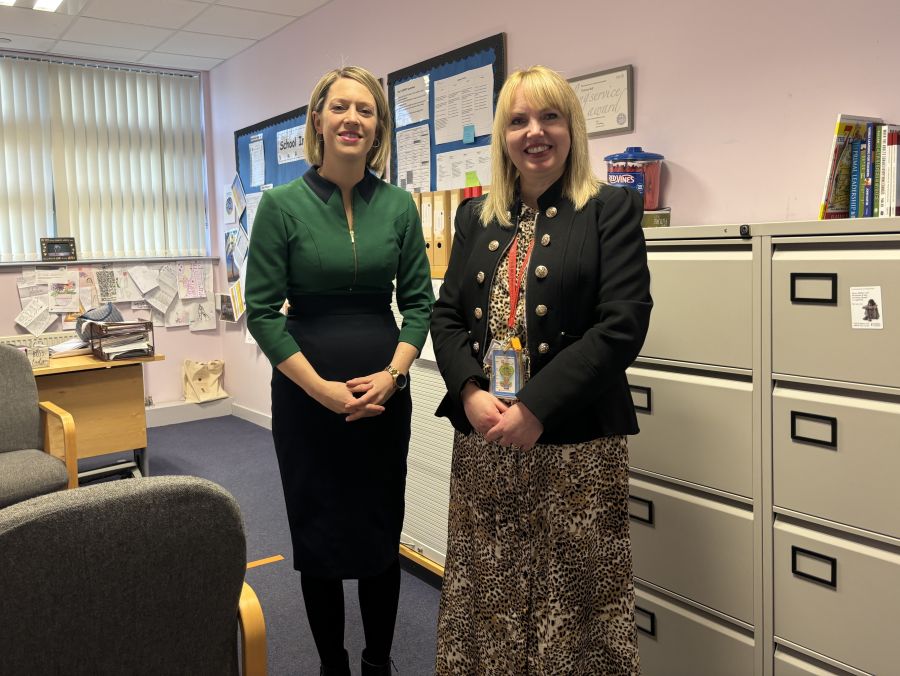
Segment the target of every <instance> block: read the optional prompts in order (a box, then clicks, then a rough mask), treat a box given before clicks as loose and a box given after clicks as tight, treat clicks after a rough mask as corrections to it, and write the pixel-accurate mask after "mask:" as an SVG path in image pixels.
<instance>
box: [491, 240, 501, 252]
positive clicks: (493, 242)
mask: <svg viewBox="0 0 900 676" xmlns="http://www.w3.org/2000/svg"><path fill="white" fill-rule="evenodd" d="M499 248H500V242H498V241H497V240H496V239H492V240H491V241H490V243H489V244H488V249H489V250H490V251H496V250H497V249H499Z"/></svg>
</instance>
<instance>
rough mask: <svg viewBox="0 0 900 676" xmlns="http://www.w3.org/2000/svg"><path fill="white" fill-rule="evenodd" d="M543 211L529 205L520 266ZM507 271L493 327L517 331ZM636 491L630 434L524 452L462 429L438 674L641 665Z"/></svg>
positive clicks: (589, 670)
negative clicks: (634, 559) (632, 525)
mask: <svg viewBox="0 0 900 676" xmlns="http://www.w3.org/2000/svg"><path fill="white" fill-rule="evenodd" d="M536 216H537V214H536V212H535V211H534V210H532V209H530V208H528V207H524V206H523V210H522V213H521V215H520V219H519V230H518V234H517V237H518V238H519V241H518V251H517V255H518V260H517V266H516V267H517V268H518V267H519V266H521V265H522V261H523V260H524V257H525V253H526V251H527V249H528V245H529V244H530V243H531V241H532V240H533V238H534V226H535V220H536ZM507 271H508V264H507V258H506V257H505V256H504V258H503V262H502V263H501V264H500V267H499V269H498V271H497V274H496V276H495V278H494V282H493V286H492V289H491V300H490V313H489V321H490V329H491V334H492V335H493V336H504V337H505V336H508V335H509V329H508V327H507V323H506V319H507V317H508V316H509V283H508V277H507ZM523 292H524V282H523ZM524 308H525V302H524V297H523V298H522V301H521V302H520V303H519V305H518V308H517V315H518V317H517V327H516V331H517V332H518V333H519V335H524V321H525V320H524ZM486 369H487V367H486ZM525 375H526V378H527V369H526V374H525ZM627 499H628V449H627V446H626V440H625V437H624V436H613V437H604V438H601V439H596V440H593V441H588V442H584V443H577V444H539V445H536V446H535V447H534V448H533V449H531V450H530V451H527V452H523V451H515V450H512V449H510V448H509V447H507V446H500V445H498V444H496V443H493V442H488V441H486V440H485V439H484V437H483V436H481V435H479V434H476V433H472V434H469V435H464V434H460V433H458V432H457V433H456V436H455V438H454V443H453V462H452V468H451V479H450V515H449V537H448V547H447V559H446V566H445V569H444V582H443V590H442V593H441V604H440V615H439V620H438V645H437V663H436V670H435V671H436V674H437V675H438V676H476V675H480V674H484V675H488V674H489V675H496V676H500V675H504V676H506V675H510V676H512V675H515V676H518V675H520V674H541V675H543V674H548V675H549V674H553V675H554V676H557V675H573V676H575V675H585V676H587V675H590V676H634V675H636V674H639V673H640V664H639V659H638V652H637V638H636V633H635V624H634V586H633V583H632V578H631V575H632V566H631V542H630V540H629V533H628V509H627Z"/></svg>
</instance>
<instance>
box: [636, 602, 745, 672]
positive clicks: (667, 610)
mask: <svg viewBox="0 0 900 676" xmlns="http://www.w3.org/2000/svg"><path fill="white" fill-rule="evenodd" d="M635 595H636V598H635V609H634V614H635V622H636V623H637V627H638V650H639V651H640V655H641V673H643V674H644V676H721V675H722V674H728V675H729V676H753V637H752V636H749V635H748V633H747V632H745V631H743V630H740V629H738V628H736V627H729V626H727V625H726V624H725V623H724V622H722V621H721V620H717V619H713V618H712V617H709V616H707V615H703V614H701V613H699V612H697V611H694V610H690V609H688V608H686V607H684V606H682V605H681V604H678V603H675V602H673V601H672V600H670V599H666V598H664V597H663V596H661V595H659V594H654V593H652V592H649V591H645V590H644V589H640V588H638V589H635Z"/></svg>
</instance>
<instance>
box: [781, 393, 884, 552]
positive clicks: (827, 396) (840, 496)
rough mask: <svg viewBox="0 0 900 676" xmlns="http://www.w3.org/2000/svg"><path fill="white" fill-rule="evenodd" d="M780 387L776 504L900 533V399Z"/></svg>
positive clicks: (865, 527)
mask: <svg viewBox="0 0 900 676" xmlns="http://www.w3.org/2000/svg"><path fill="white" fill-rule="evenodd" d="M834 392H835V393H821V392H812V391H806V390H795V389H792V388H790V387H782V386H778V387H776V388H775V392H774V397H773V405H772V406H773V423H772V433H773V450H774V472H775V477H774V484H775V505H776V506H778V507H785V508H787V509H792V510H795V511H798V512H804V513H806V514H810V515H813V516H818V517H822V518H825V519H830V520H832V521H837V522H839V523H844V524H847V525H850V526H856V527H857V528H864V529H867V530H871V531H875V532H877V533H882V534H884V535H890V536H892V537H896V538H900V516H898V515H900V490H898V486H897V477H900V400H893V398H887V397H881V398H877V399H876V398H865V399H863V398H860V397H858V396H853V395H852V393H850V392H842V391H839V390H836V391H834Z"/></svg>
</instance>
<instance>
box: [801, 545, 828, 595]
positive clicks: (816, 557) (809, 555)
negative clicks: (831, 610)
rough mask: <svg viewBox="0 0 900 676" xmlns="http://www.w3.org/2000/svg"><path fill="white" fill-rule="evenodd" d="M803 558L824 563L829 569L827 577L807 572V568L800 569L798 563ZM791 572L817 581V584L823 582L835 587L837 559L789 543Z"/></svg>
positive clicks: (819, 563) (816, 562)
mask: <svg viewBox="0 0 900 676" xmlns="http://www.w3.org/2000/svg"><path fill="white" fill-rule="evenodd" d="M803 559H807V560H808V561H811V562H812V563H815V564H818V565H819V566H821V564H823V563H824V564H826V565H827V566H828V569H829V573H828V577H820V576H819V575H816V574H815V573H812V572H809V571H808V570H801V568H800V564H801V563H803ZM791 572H792V573H793V574H794V575H796V576H797V577H802V578H804V579H806V580H810V581H812V582H818V583H819V584H824V585H826V586H828V587H831V588H832V589H837V559H834V558H832V557H830V556H825V555H824V554H817V553H816V552H811V551H809V550H808V549H803V548H801V547H797V546H796V545H791Z"/></svg>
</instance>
